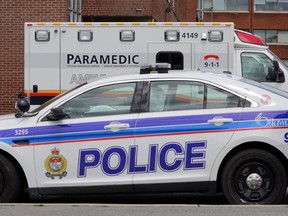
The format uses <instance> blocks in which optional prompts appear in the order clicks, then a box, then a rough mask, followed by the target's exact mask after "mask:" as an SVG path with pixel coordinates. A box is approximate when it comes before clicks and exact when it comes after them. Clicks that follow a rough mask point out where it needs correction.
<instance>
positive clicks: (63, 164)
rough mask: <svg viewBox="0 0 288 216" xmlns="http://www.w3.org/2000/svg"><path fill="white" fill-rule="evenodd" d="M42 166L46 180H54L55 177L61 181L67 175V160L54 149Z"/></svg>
mask: <svg viewBox="0 0 288 216" xmlns="http://www.w3.org/2000/svg"><path fill="white" fill-rule="evenodd" d="M44 164H45V168H46V170H47V172H46V173H45V175H46V176H47V177H48V178H51V179H54V178H55V177H59V179H61V178H63V177H65V176H66V175H67V172H66V168H67V160H66V158H65V157H64V156H63V155H61V154H60V150H59V149H56V147H55V148H54V149H52V150H51V155H49V156H48V157H47V158H46V160H45V163H44Z"/></svg>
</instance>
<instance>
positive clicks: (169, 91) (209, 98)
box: [149, 81, 245, 112]
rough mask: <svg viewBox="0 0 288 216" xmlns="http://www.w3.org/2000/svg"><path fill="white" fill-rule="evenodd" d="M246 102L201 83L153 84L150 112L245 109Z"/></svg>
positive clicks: (173, 82)
mask: <svg viewBox="0 0 288 216" xmlns="http://www.w3.org/2000/svg"><path fill="white" fill-rule="evenodd" d="M244 102H245V100H244V99H242V98H240V97H238V96H237V95H234V94H232V93H230V92H227V91H225V90H223V89H221V88H218V87H215V86H212V85H208V84H204V83H201V82H192V81H191V82H187V81H163V82H151V84H150V96H149V112H163V111H177V110H196V109H217V108H232V107H243V106H244Z"/></svg>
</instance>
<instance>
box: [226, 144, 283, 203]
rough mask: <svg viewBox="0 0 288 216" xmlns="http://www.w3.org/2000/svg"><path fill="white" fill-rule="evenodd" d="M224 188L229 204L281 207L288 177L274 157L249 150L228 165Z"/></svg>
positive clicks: (256, 150)
mask: <svg viewBox="0 0 288 216" xmlns="http://www.w3.org/2000/svg"><path fill="white" fill-rule="evenodd" d="M221 186H222V190H223V193H224V195H225V197H226V199H227V201H228V202H230V203H233V204H273V203H279V202H280V201H281V200H282V199H283V197H284V194H285V192H286V188H287V174H286V171H285V169H284V166H283V164H282V163H281V162H280V161H279V160H278V159H277V158H276V157H275V156H274V155H273V154H271V153H269V152H267V151H264V150H260V149H249V150H245V151H242V152H240V153H238V154H236V155H234V156H233V157H232V158H231V159H230V160H229V161H228V163H227V164H226V166H225V167H224V169H223V172H222V178H221Z"/></svg>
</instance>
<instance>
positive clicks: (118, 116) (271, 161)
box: [0, 69, 288, 204]
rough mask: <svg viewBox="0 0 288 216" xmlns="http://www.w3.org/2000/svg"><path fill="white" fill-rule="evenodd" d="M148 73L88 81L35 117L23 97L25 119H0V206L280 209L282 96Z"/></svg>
mask: <svg viewBox="0 0 288 216" xmlns="http://www.w3.org/2000/svg"><path fill="white" fill-rule="evenodd" d="M158 70H159V72H164V71H163V70H164V69H158ZM149 71H150V70H149V69H148V70H146V71H145V70H144V72H143V74H140V75H136V74H134V75H125V76H121V77H111V78H107V79H102V80H98V81H96V82H92V83H88V84H84V85H82V86H79V87H77V88H76V89H74V90H71V91H69V92H66V93H64V94H62V95H60V96H58V97H56V98H54V99H52V100H50V101H48V102H47V103H45V104H43V105H42V106H40V107H38V108H37V109H35V110H34V111H32V112H27V111H28V109H29V104H28V103H27V101H26V100H25V99H19V100H18V103H17V106H18V108H19V110H21V112H20V113H18V114H16V115H15V116H14V115H6V116H2V117H1V123H0V127H1V130H0V149H1V150H0V201H1V202H13V201H17V199H18V198H19V197H20V195H21V193H22V192H23V191H24V190H25V191H28V192H29V195H30V196H31V197H34V198H36V197H40V198H41V197H45V196H55V195H78V194H94V195H95V194H100V193H110V194H111V193H164V192H165V193H166V192H169V193H170V192H203V193H208V192H212V193H218V192H223V193H224V195H225V197H226V198H227V200H228V202H230V203H243V204H271V203H279V202H281V200H282V198H283V196H284V195H285V191H286V188H287V173H288V168H287V167H288V159H287V158H288V108H287V107H286V106H287V101H288V100H287V98H288V94H287V93H285V92H282V91H279V90H276V89H273V88H271V87H269V86H266V85H262V84H260V83H257V82H254V81H251V80H247V79H243V78H240V77H235V76H232V75H230V74H228V73H223V74H215V73H210V72H199V71H198V72H197V71H196V72H195V71H193V72H179V71H177V72H169V73H149ZM146 72H147V73H146Z"/></svg>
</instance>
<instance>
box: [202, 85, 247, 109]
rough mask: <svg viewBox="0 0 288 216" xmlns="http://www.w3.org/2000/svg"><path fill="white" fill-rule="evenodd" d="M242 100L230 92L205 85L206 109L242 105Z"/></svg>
mask: <svg viewBox="0 0 288 216" xmlns="http://www.w3.org/2000/svg"><path fill="white" fill-rule="evenodd" d="M243 103H244V101H243V100H242V99H241V98H240V97H238V96H237V95H234V94H232V93H230V92H227V91H225V90H223V89H220V88H217V87H215V86H211V85H207V100H206V108H207V109H217V108H229V107H230V108H232V107H240V106H243Z"/></svg>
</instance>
